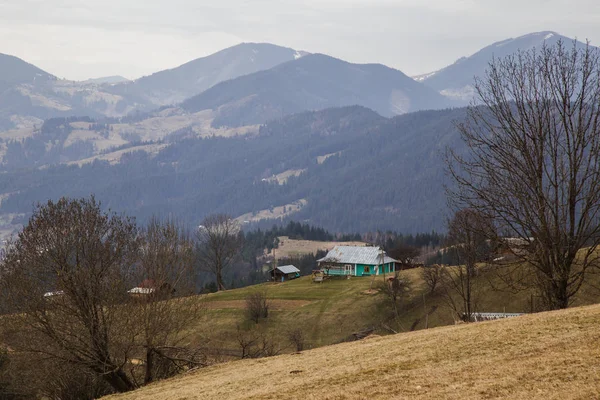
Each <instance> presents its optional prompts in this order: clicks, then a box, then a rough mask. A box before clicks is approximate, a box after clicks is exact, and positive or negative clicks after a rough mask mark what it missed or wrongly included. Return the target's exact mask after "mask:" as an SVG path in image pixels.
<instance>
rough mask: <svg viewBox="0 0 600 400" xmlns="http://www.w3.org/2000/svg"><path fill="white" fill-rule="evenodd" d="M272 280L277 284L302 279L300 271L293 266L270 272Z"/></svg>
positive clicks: (285, 266)
mask: <svg viewBox="0 0 600 400" xmlns="http://www.w3.org/2000/svg"><path fill="white" fill-rule="evenodd" d="M269 273H270V274H271V280H272V281H275V282H283V281H289V280H290V279H296V278H298V277H300V270H299V269H298V268H296V267H294V266H293V265H282V266H281V267H275V268H274V269H272V270H270V271H269Z"/></svg>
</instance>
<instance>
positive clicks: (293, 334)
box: [288, 328, 306, 351]
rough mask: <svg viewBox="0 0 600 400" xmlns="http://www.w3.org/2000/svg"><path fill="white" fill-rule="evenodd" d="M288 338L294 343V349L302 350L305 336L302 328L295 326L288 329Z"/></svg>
mask: <svg viewBox="0 0 600 400" xmlns="http://www.w3.org/2000/svg"><path fill="white" fill-rule="evenodd" d="M288 340H289V341H290V343H292V345H294V348H295V349H296V351H302V350H304V345H305V341H306V338H305V335H304V331H303V330H302V329H300V328H296V329H292V330H290V331H288Z"/></svg>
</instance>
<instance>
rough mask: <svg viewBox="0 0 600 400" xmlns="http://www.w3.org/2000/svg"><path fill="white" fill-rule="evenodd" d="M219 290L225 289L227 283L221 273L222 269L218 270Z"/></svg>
mask: <svg viewBox="0 0 600 400" xmlns="http://www.w3.org/2000/svg"><path fill="white" fill-rule="evenodd" d="M216 275H217V290H218V291H221V290H225V284H224V283H223V275H222V274H221V270H218V271H217V274H216Z"/></svg>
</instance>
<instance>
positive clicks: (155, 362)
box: [129, 218, 204, 383]
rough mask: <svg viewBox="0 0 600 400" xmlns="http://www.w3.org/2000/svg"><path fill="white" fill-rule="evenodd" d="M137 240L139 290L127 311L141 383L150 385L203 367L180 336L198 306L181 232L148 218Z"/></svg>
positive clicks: (188, 246) (189, 251)
mask: <svg viewBox="0 0 600 400" xmlns="http://www.w3.org/2000/svg"><path fill="white" fill-rule="evenodd" d="M142 241H143V243H142V246H141V250H140V256H139V261H138V263H137V265H136V268H135V277H136V279H137V282H139V283H141V286H143V288H141V289H142V290H140V291H139V293H137V294H135V297H134V298H133V300H132V301H131V302H130V305H129V308H131V311H132V313H133V314H134V315H135V316H136V318H137V321H138V326H139V328H140V331H141V332H140V335H139V337H140V339H139V344H140V346H141V347H142V348H143V349H144V352H145V359H144V361H145V362H144V364H143V365H144V368H145V374H144V383H149V382H152V381H153V380H155V379H160V378H164V377H167V376H169V375H172V374H174V373H177V372H180V371H181V370H182V369H184V368H186V367H189V366H196V365H202V364H203V362H204V359H203V357H200V358H198V356H201V354H198V353H195V352H193V351H190V350H188V349H186V346H184V344H185V340H186V339H187V336H186V335H185V332H189V328H190V326H191V325H192V324H193V323H194V322H195V321H197V319H198V318H199V317H200V314H201V311H202V310H203V307H202V302H201V301H200V300H199V299H198V298H196V297H190V296H191V295H193V294H195V293H196V279H195V278H196V272H195V268H194V252H193V248H194V245H193V242H192V240H190V238H189V237H188V235H187V234H186V233H185V231H184V230H183V229H182V228H180V227H179V226H177V224H176V223H175V222H174V221H165V222H160V221H159V220H157V219H156V218H153V219H151V220H150V222H149V224H148V226H147V227H146V228H145V229H144V230H143V232H142ZM189 355H194V357H193V358H188V357H187V356H189Z"/></svg>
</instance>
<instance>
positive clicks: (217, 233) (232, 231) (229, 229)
mask: <svg viewBox="0 0 600 400" xmlns="http://www.w3.org/2000/svg"><path fill="white" fill-rule="evenodd" d="M196 235H197V237H198V261H199V263H200V268H201V269H203V270H205V271H208V272H212V273H213V274H214V275H215V278H216V280H217V288H218V290H225V284H224V282H223V271H224V270H225V269H227V267H229V266H230V265H231V262H232V261H233V259H234V258H235V256H236V255H237V254H238V252H239V251H240V247H241V237H240V226H239V223H238V222H237V221H236V220H234V219H233V218H231V217H230V216H229V215H226V214H215V215H210V216H208V217H206V218H205V219H204V220H203V221H202V224H201V225H200V226H199V227H198V231H197V233H196Z"/></svg>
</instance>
